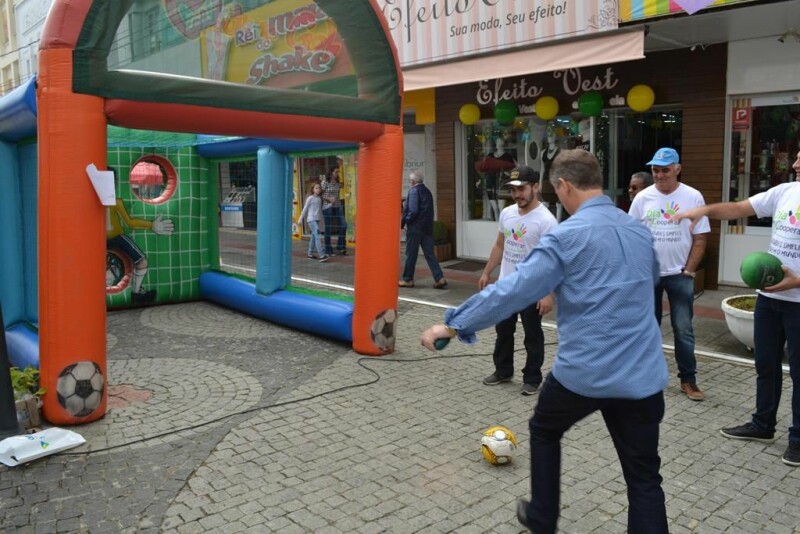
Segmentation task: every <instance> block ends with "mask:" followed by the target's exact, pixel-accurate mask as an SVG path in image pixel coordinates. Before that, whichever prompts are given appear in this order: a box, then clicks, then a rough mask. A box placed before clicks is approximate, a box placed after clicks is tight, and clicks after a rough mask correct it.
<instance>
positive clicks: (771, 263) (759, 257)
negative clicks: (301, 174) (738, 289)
mask: <svg viewBox="0 0 800 534" xmlns="http://www.w3.org/2000/svg"><path fill="white" fill-rule="evenodd" d="M739 274H740V275H741V276H742V281H744V283H745V284H747V285H748V286H749V287H752V288H753V289H764V288H765V287H769V286H774V285H775V284H777V283H778V282H780V281H781V280H783V270H782V269H781V260H779V259H778V258H776V257H775V256H773V255H772V254H767V253H766V252H753V253H752V254H748V255H747V256H746V257H745V259H744V260H742V265H741V266H740V267H739Z"/></svg>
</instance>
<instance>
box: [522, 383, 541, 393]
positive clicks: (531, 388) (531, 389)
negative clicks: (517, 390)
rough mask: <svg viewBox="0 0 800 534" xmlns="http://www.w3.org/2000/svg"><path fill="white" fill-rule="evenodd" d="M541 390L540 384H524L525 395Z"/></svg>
mask: <svg viewBox="0 0 800 534" xmlns="http://www.w3.org/2000/svg"><path fill="white" fill-rule="evenodd" d="M538 390H539V384H522V394H523V395H533V394H535V393H536V392H537V391H538Z"/></svg>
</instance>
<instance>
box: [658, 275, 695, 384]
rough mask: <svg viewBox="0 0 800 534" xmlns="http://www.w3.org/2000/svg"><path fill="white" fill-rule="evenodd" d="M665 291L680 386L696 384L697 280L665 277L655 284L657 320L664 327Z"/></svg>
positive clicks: (683, 277) (676, 276)
mask: <svg viewBox="0 0 800 534" xmlns="http://www.w3.org/2000/svg"><path fill="white" fill-rule="evenodd" d="M665 291H666V293H667V300H668V301H669V319H670V322H671V323H672V333H673V336H674V338H675V363H677V364H678V378H680V380H681V382H691V383H694V382H696V380H697V379H696V374H697V360H696V359H695V357H694V328H693V327H692V317H693V316H694V278H689V277H688V276H684V275H683V274H674V275H672V276H662V277H661V278H660V279H659V281H658V284H656V319H657V320H658V324H659V325H660V324H661V308H662V306H663V304H662V302H661V298H662V296H663V294H664V292H665Z"/></svg>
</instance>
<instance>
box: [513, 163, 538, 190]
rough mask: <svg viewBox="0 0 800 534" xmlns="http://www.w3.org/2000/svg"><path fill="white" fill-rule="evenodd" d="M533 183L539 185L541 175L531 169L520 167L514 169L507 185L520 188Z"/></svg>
mask: <svg viewBox="0 0 800 534" xmlns="http://www.w3.org/2000/svg"><path fill="white" fill-rule="evenodd" d="M533 183H536V184H538V183H539V173H538V172H536V171H534V170H533V169H531V168H530V167H527V166H525V165H520V166H518V167H514V169H513V170H512V171H511V173H510V179H509V181H508V182H506V185H513V186H520V185H525V184H533Z"/></svg>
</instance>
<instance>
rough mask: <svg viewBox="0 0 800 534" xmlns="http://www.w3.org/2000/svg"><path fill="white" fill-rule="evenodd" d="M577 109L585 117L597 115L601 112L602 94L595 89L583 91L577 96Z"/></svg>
mask: <svg viewBox="0 0 800 534" xmlns="http://www.w3.org/2000/svg"><path fill="white" fill-rule="evenodd" d="M578 111H580V112H581V113H583V114H584V115H586V116H587V117H597V116H599V115H600V114H601V113H603V95H601V94H600V93H598V92H597V91H589V92H588V93H583V94H582V95H581V96H580V98H578Z"/></svg>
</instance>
